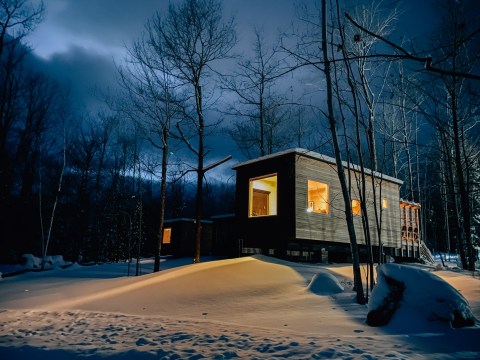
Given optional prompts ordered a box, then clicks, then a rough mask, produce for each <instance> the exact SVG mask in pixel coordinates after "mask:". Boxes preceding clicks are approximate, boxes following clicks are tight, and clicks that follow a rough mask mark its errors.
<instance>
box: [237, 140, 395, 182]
mask: <svg viewBox="0 0 480 360" xmlns="http://www.w3.org/2000/svg"><path fill="white" fill-rule="evenodd" d="M288 154H295V155H299V156H303V157H307V158H311V159H315V160H318V161H322V162H325V163H328V164H332V165H335V164H336V161H335V159H334V158H332V157H330V156H327V155H324V154H320V153H317V152H315V151H311V150H307V149H303V148H294V149H288V150H283V151H280V152H277V153H274V154H270V155H265V156H261V157H259V158H256V159H251V160H247V161H244V162H241V163H238V164H236V165H234V166H232V169H233V170H237V169H238V168H240V167H243V166H246V165H250V164H254V163H257V162H261V161H264V160H268V159H274V158H277V157H281V156H284V155H288ZM342 163H343V166H344V167H347V166H350V167H351V168H352V169H353V170H355V171H360V166H358V165H355V164H351V163H350V164H348V163H347V162H346V161H343V162H342ZM365 173H366V174H368V175H373V176H374V177H376V178H381V179H383V180H387V181H390V182H393V183H396V184H398V185H402V184H403V181H402V180H400V179H397V178H394V177H392V176H389V175H385V174H382V173H380V172H377V171H372V170H370V169H367V168H365Z"/></svg>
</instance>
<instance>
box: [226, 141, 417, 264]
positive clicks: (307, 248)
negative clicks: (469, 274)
mask: <svg viewBox="0 0 480 360" xmlns="http://www.w3.org/2000/svg"><path fill="white" fill-rule="evenodd" d="M234 170H236V173H237V176H236V211H235V212H236V221H237V225H238V234H237V236H238V241H239V249H240V252H241V253H242V254H255V253H263V254H265V255H271V256H276V257H281V258H291V259H303V260H318V261H349V260H351V259H350V239H349V235H348V230H347V225H346V220H345V207H344V200H343V195H342V192H341V188H340V183H339V179H338V175H337V167H336V165H335V159H333V158H330V157H328V156H325V155H322V154H318V153H315V152H312V151H308V150H305V149H291V150H287V151H282V152H279V153H276V154H272V155H267V156H263V157H261V158H258V159H254V160H249V161H246V162H243V163H240V164H237V165H236V166H234ZM345 172H346V175H347V181H350V185H351V186H350V189H351V197H352V202H351V206H352V212H353V214H354V215H353V216H354V223H355V231H356V235H357V242H358V244H359V245H360V254H361V257H365V255H366V246H365V236H364V229H363V227H362V216H361V215H362V213H361V212H362V210H361V207H360V196H359V191H358V185H357V184H359V182H360V181H361V179H360V170H359V168H358V167H356V166H353V165H350V168H348V167H347V166H346V164H345ZM365 173H366V184H365V185H366V206H367V215H368V219H369V222H370V224H369V230H370V234H371V239H372V243H373V245H374V255H375V257H377V258H378V255H379V254H380V249H379V241H378V239H379V236H378V230H377V225H376V221H375V218H376V216H377V217H378V218H379V219H381V221H380V223H381V246H382V253H383V254H385V255H391V256H403V255H404V253H405V251H406V250H407V251H408V255H411V254H412V253H411V252H410V251H412V250H413V251H415V249H419V245H418V244H417V245H418V246H417V247H415V244H413V242H414V241H417V242H418V243H419V241H420V239H419V238H418V236H416V237H415V236H413V237H412V239H411V242H412V244H409V243H407V242H406V241H407V239H406V238H405V236H402V235H403V234H402V225H404V226H405V224H402V219H403V218H404V214H402V213H401V211H404V207H402V208H401V207H400V204H401V203H403V202H401V200H400V186H401V185H402V181H401V180H399V179H396V178H393V177H390V176H387V175H384V174H380V173H374V172H372V171H370V170H367V169H365ZM403 204H404V203H403ZM404 205H405V204H404ZM375 207H376V210H377V214H375ZM409 209H410V207H409ZM417 235H418V232H417ZM415 255H418V253H417V254H415ZM362 260H364V259H362Z"/></svg>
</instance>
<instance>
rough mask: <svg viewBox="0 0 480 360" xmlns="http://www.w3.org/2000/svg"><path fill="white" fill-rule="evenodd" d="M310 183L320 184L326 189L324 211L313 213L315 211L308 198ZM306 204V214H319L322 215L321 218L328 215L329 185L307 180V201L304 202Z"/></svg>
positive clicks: (323, 182) (311, 201)
mask: <svg viewBox="0 0 480 360" xmlns="http://www.w3.org/2000/svg"><path fill="white" fill-rule="evenodd" d="M310 183H318V184H321V185H323V186H325V187H326V189H327V190H326V194H327V196H326V200H325V202H324V203H325V204H326V211H315V209H313V207H314V201H313V200H311V198H310ZM306 204H307V213H310V214H320V215H323V216H328V215H330V184H329V183H328V182H326V181H320V180H314V179H307V201H306Z"/></svg>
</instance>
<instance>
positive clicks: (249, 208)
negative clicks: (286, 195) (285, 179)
mask: <svg viewBox="0 0 480 360" xmlns="http://www.w3.org/2000/svg"><path fill="white" fill-rule="evenodd" d="M273 177H275V178H276V179H275V186H274V188H275V192H274V194H272V193H273V192H272V191H270V192H269V191H267V190H263V189H255V188H254V187H253V183H254V182H255V181H258V180H262V179H268V178H273ZM254 190H257V191H258V192H260V193H261V192H265V193H268V194H269V195H268V199H267V204H268V214H266V215H253V193H254ZM270 196H274V199H272V198H270ZM272 200H274V201H273V203H274V205H272V206H275V213H273V214H270V208H271V205H270V204H271V203H272ZM277 215H278V173H271V174H266V175H262V176H256V177H252V178H249V179H248V204H247V217H248V218H249V219H255V218H263V217H271V216H277Z"/></svg>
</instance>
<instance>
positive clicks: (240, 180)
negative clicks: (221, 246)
mask: <svg viewBox="0 0 480 360" xmlns="http://www.w3.org/2000/svg"><path fill="white" fill-rule="evenodd" d="M294 160H295V157H294V156H293V154H289V155H286V156H281V157H275V158H272V159H266V160H264V161H261V162H256V163H252V164H250V165H248V166H242V167H240V168H237V169H236V171H237V182H236V209H235V214H236V218H237V221H238V223H237V224H238V242H239V243H238V247H239V248H240V249H245V252H244V253H249V252H250V251H252V249H256V250H258V251H262V252H263V253H264V254H269V255H275V256H280V257H283V256H284V253H285V249H286V241H287V240H288V239H294V236H295V229H294V224H295V223H294V219H295V206H294V204H295V193H294V191H293V189H294V186H295V173H294V170H295V164H294ZM272 174H277V201H276V205H277V214H276V215H273V216H257V217H249V216H248V215H249V208H248V202H249V182H250V179H252V178H258V177H262V176H265V175H272ZM271 249H272V250H273V249H275V253H270V250H271Z"/></svg>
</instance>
